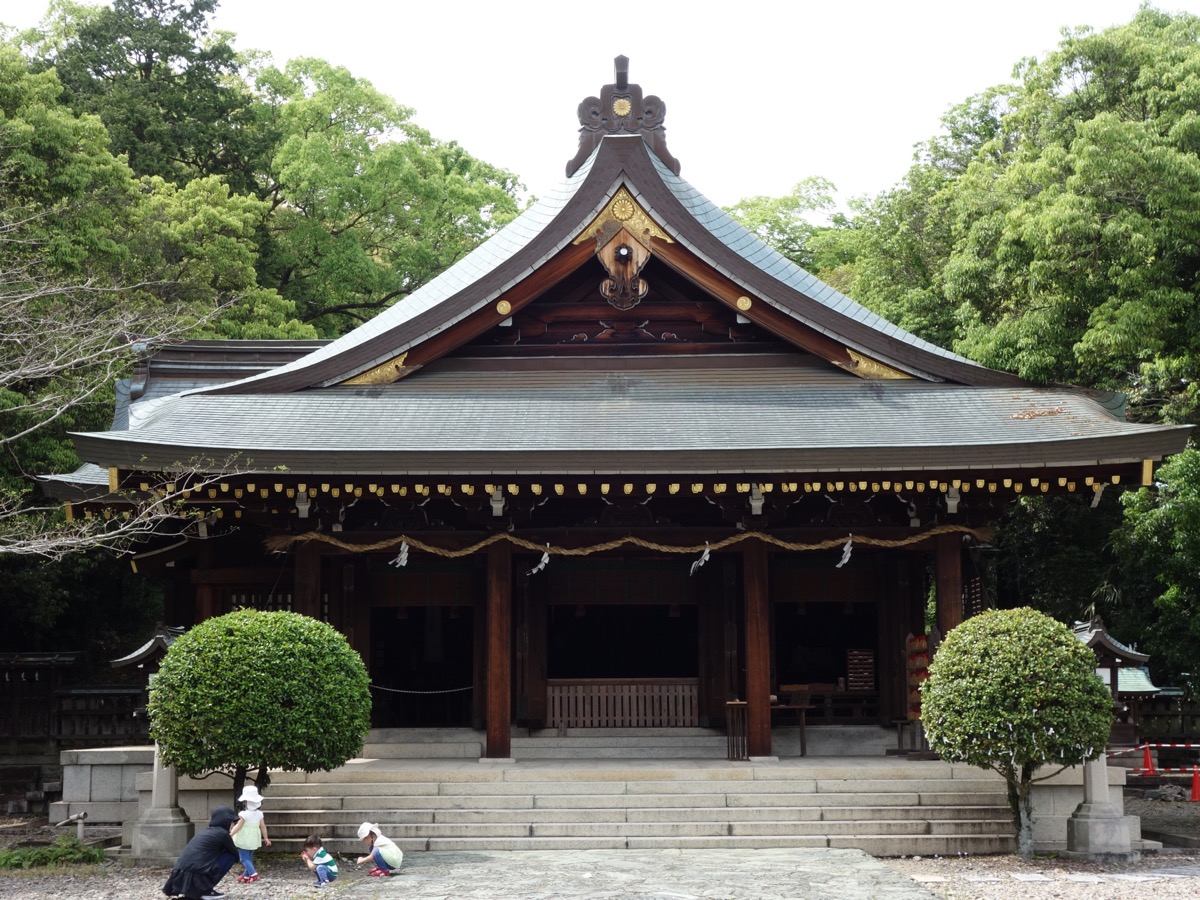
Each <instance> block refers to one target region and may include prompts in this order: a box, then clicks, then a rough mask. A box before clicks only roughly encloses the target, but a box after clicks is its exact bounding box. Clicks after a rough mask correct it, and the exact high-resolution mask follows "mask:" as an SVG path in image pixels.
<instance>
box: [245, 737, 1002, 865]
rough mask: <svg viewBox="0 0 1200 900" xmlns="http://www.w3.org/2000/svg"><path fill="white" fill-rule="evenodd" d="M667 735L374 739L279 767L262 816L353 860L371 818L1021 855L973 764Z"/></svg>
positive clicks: (455, 828) (511, 834) (523, 845)
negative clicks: (354, 754) (358, 753)
mask: <svg viewBox="0 0 1200 900" xmlns="http://www.w3.org/2000/svg"><path fill="white" fill-rule="evenodd" d="M670 731H671V732H672V733H670V734H665V733H657V732H647V731H646V730H645V729H641V730H638V732H637V733H636V734H622V733H607V732H606V733H595V732H593V733H591V734H588V733H582V734H581V733H575V734H562V735H560V734H558V733H557V732H554V733H548V734H541V735H536V736H533V737H529V736H522V737H514V738H513V756H514V757H515V762H507V763H506V762H481V761H480V759H479V756H480V751H481V747H480V740H479V735H478V733H477V732H469V731H464V732H463V733H462V735H460V736H452V735H448V734H447V732H446V731H445V730H444V729H439V730H438V731H437V732H436V735H431V736H430V739H429V740H428V741H426V740H424V739H423V737H422V736H421V735H420V734H419V733H415V732H413V731H406V732H404V733H402V734H400V733H397V734H394V735H393V734H388V733H382V732H378V733H377V732H372V734H371V735H370V736H369V737H368V743H367V745H366V747H365V748H364V752H363V757H364V758H362V759H359V760H354V761H352V762H350V763H348V764H347V765H346V766H343V767H342V768H341V769H339V770H337V771H336V772H331V773H314V774H311V775H305V774H304V773H278V774H277V775H276V776H275V778H274V780H273V782H272V784H271V787H270V790H269V792H268V796H267V803H266V806H265V807H264V809H265V811H266V812H267V815H268V824H269V827H270V831H271V837H272V840H273V841H274V845H275V848H276V849H280V850H285V851H289V852H290V851H292V850H298V849H299V847H300V844H301V843H302V841H303V840H304V838H305V837H306V836H307V835H308V834H311V833H316V834H318V835H320V836H321V837H322V839H323V840H324V842H325V846H326V847H327V848H328V849H329V850H330V851H331V852H333V853H339V854H344V855H345V856H348V857H350V856H354V855H357V854H359V853H361V848H362V845H361V843H360V842H359V841H358V840H357V838H356V837H355V831H356V829H357V827H358V825H359V823H360V822H363V821H366V820H370V821H372V822H377V823H378V824H379V825H380V826H381V828H382V830H383V832H384V834H386V835H388V836H389V837H391V838H392V839H393V840H395V841H396V843H397V844H399V845H400V847H401V849H403V850H406V851H421V850H468V851H469V850H556V849H668V848H681V849H684V848H689V849H706V848H742V849H758V848H772V847H842V848H858V849H862V850H865V851H867V852H868V853H872V854H874V855H877V856H894V855H904V854H921V855H929V854H943V855H947V854H958V853H970V854H980V853H1003V852H1011V851H1012V850H1013V849H1014V839H1013V833H1012V825H1011V818H1010V815H1009V812H1008V807H1007V804H1006V802H1005V798H1004V793H1003V786H1002V783H1001V782H1000V781H999V780H998V779H996V778H993V777H988V776H987V775H986V774H984V773H982V772H981V771H980V770H978V769H974V768H970V767H966V766H957V765H950V764H947V763H942V762H936V761H920V762H916V761H914V762H909V761H903V760H896V759H887V758H883V757H881V756H869V757H862V758H860V759H846V758H842V759H834V758H814V757H806V758H803V759H801V758H786V757H785V758H781V759H779V760H778V761H768V762H729V761H727V760H725V759H724V755H725V739H724V736H723V735H720V734H714V733H712V732H707V731H703V730H701V729H685V730H682V731H685V732H688V733H680V732H681V730H680V729H671V730H670ZM692 732H695V733H692ZM434 737H436V740H434ZM633 740H636V741H637V749H636V750H635V751H634V752H636V753H637V754H638V755H639V756H640V758H631V756H630V753H631V750H630V745H629V744H628V743H627V742H628V741H633ZM459 745H461V746H459ZM434 746H436V747H437V748H439V749H438V750H437V751H436V752H437V753H439V754H441V758H436V757H434V756H432V755H431V754H432V752H433V750H432V748H433V747H434ZM684 757H687V758H684Z"/></svg>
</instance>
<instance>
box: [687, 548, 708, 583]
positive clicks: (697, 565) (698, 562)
mask: <svg viewBox="0 0 1200 900" xmlns="http://www.w3.org/2000/svg"><path fill="white" fill-rule="evenodd" d="M706 562H708V541H705V542H704V552H703V553H701V554H700V558H699V559H698V560H696V561H695V562H694V563H692V571H690V572H688V574H689V575H695V574H696V570H697V569H699V568H700V567H701V566H702V565H704V564H705V563H706Z"/></svg>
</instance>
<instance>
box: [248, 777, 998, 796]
mask: <svg viewBox="0 0 1200 900" xmlns="http://www.w3.org/2000/svg"><path fill="white" fill-rule="evenodd" d="M339 788H340V790H339ZM895 790H900V791H902V792H903V793H905V794H913V793H918V794H922V795H934V794H937V795H944V796H977V795H979V794H981V793H988V794H992V793H997V794H998V793H1001V786H1000V783H999V782H997V781H994V780H991V779H981V780H967V779H909V780H907V781H902V782H896V781H880V780H867V779H779V780H773V779H768V778H752V779H745V778H743V779H736V780H725V779H714V778H706V779H687V778H677V779H672V780H669V781H656V780H625V779H621V778H617V779H613V780H607V779H606V780H590V779H584V780H576V779H574V778H572V777H570V775H569V774H564V775H563V776H562V777H561V778H555V779H553V780H521V781H510V780H499V779H496V778H491V779H488V780H478V781H476V780H470V781H465V780H464V781H457V780H453V781H452V780H443V781H440V782H432V781H424V782H422V781H412V782H406V783H404V785H403V786H402V787H400V786H397V785H396V784H394V783H380V784H372V783H370V782H359V783H351V784H343V785H337V784H306V785H276V784H272V786H271V788H270V796H271V797H272V798H273V799H274V798H295V797H302V796H329V797H334V796H346V797H353V796H371V795H374V796H376V797H380V798H386V797H388V796H397V797H410V796H422V795H433V794H440V795H443V796H451V795H455V794H466V795H470V796H491V795H497V794H537V795H541V796H547V795H553V794H576V793H583V792H586V793H588V794H715V793H724V794H733V793H737V794H781V793H786V794H788V795H792V794H817V795H828V794H839V795H841V794H860V793H861V794H883V793H890V792H892V791H895Z"/></svg>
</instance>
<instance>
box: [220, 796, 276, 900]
mask: <svg viewBox="0 0 1200 900" xmlns="http://www.w3.org/2000/svg"><path fill="white" fill-rule="evenodd" d="M238 802H239V803H241V804H242V807H243V808H242V811H241V812H240V813H238V820H237V824H236V825H234V826H233V828H231V829H230V830H229V833H230V834H231V835H233V842H234V844H236V845H237V848H238V856H239V857H240V858H241V861H242V870H243V871H242V874H241V875H239V876H238V877H237V882H238V884H250V883H252V882H255V881H258V872H257V871H255V869H254V851H255V850H257V849H258V848H259V847H262V846H263V845H264V844H265V845H266V846H268V847H270V846H271V838H270V837H269V836H268V835H267V823H266V822H264V821H263V814H262V810H260V809H259V807H260V806H262V795H261V794H259V792H258V788H257V787H255V786H254V785H252V784H251V785H247V787H246V789H245V790H243V791H242V795H241V796H240V797H238Z"/></svg>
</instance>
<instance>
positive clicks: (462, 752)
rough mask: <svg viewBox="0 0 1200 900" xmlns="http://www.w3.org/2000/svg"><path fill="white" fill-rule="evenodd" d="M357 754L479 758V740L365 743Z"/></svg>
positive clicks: (383, 757)
mask: <svg viewBox="0 0 1200 900" xmlns="http://www.w3.org/2000/svg"><path fill="white" fill-rule="evenodd" d="M359 756H361V757H363V758H364V759H479V758H480V757H481V756H483V744H482V743H480V742H479V741H473V742H462V743H445V744H412V743H399V742H396V743H367V744H363V748H362V751H361V752H360V753H359Z"/></svg>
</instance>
